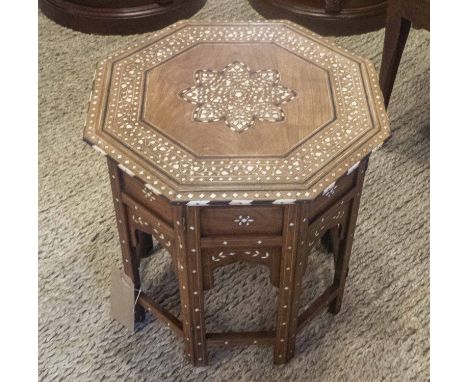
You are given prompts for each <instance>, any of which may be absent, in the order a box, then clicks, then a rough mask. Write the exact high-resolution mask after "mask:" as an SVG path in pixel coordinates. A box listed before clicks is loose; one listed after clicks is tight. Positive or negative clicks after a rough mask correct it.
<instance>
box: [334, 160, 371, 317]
mask: <svg viewBox="0 0 468 382" xmlns="http://www.w3.org/2000/svg"><path fill="white" fill-rule="evenodd" d="M368 160H369V157H366V158H365V159H364V160H363V161H361V163H360V165H359V168H358V171H359V172H358V174H357V177H356V185H355V189H356V192H355V194H354V197H353V199H352V202H351V206H350V210H349V213H348V220H347V222H346V224H345V226H344V227H343V229H344V239H343V240H342V241H341V243H340V245H339V248H338V256H337V259H336V262H335V275H334V278H333V287H334V288H336V289H337V291H338V293H337V296H336V298H335V299H334V300H333V301H332V302H331V303H330V306H329V310H330V312H331V313H333V314H337V313H338V312H339V311H340V309H341V303H342V301H343V295H344V288H345V283H346V278H347V276H348V267H349V259H350V257H351V249H352V245H353V238H354V231H355V229H356V221H357V216H358V210H359V203H360V201H361V192H362V187H363V185H364V176H365V173H366V170H367V165H368Z"/></svg>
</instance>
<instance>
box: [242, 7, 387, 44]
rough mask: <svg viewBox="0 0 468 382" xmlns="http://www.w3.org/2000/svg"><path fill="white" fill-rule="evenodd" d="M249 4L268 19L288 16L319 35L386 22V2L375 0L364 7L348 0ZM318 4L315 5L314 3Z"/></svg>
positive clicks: (345, 32)
mask: <svg viewBox="0 0 468 382" xmlns="http://www.w3.org/2000/svg"><path fill="white" fill-rule="evenodd" d="M249 2H250V5H252V7H253V8H254V9H255V10H256V11H257V12H258V13H260V14H261V15H262V16H263V17H265V18H267V19H288V20H291V21H294V22H296V23H298V24H301V25H303V26H305V27H307V28H310V29H311V30H313V31H314V32H316V33H319V34H321V35H322V36H330V35H331V36H345V35H351V34H357V33H367V32H372V31H374V30H377V29H380V28H382V27H383V26H384V25H385V15H386V9H387V1H383V0H375V1H374V4H371V5H367V6H364V7H356V6H353V5H352V3H351V1H347V2H346V5H344V6H343V5H342V4H340V3H342V1H341V0H326V1H325V2H317V1H308V2H305V1H301V2H297V1H294V0H281V1H278V0H249ZM317 3H318V4H317Z"/></svg>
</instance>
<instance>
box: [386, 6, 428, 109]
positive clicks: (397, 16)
mask: <svg viewBox="0 0 468 382" xmlns="http://www.w3.org/2000/svg"><path fill="white" fill-rule="evenodd" d="M429 14H430V5H429V0H417V1H416V0H389V2H388V16H387V25H386V27H385V40H384V49H383V54H382V65H381V67H380V75H379V77H380V78H379V79H380V86H381V88H382V93H383V96H384V100H385V107H387V106H388V103H389V101H390V96H391V94H392V90H393V84H394V83H395V78H396V75H397V72H398V66H399V65H400V60H401V56H402V54H403V50H404V49H405V44H406V39H407V38H408V34H409V31H410V29H411V26H413V27H414V28H417V29H420V28H423V29H426V30H429V29H430V16H429Z"/></svg>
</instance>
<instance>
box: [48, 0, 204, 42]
mask: <svg viewBox="0 0 468 382" xmlns="http://www.w3.org/2000/svg"><path fill="white" fill-rule="evenodd" d="M205 3H206V0H39V8H40V9H41V11H42V12H43V13H44V14H45V15H46V16H47V17H49V18H51V19H52V20H54V21H55V22H56V23H58V24H60V25H63V26H65V27H67V28H72V29H75V30H77V31H80V32H85V33H96V34H120V35H125V34H132V33H143V32H149V31H154V30H157V29H160V28H162V27H165V26H167V25H169V24H172V23H173V22H175V21H178V20H181V19H184V18H188V17H190V16H192V15H193V14H194V13H195V12H197V11H198V10H199V9H200V8H201V7H203V5H204V4H205Z"/></svg>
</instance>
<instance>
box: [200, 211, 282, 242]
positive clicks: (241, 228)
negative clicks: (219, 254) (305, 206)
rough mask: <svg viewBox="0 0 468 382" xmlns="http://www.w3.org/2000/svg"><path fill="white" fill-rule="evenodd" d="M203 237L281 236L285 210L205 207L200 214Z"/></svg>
mask: <svg viewBox="0 0 468 382" xmlns="http://www.w3.org/2000/svg"><path fill="white" fill-rule="evenodd" d="M200 225H201V235H202V236H212V235H235V234H250V233H252V234H254V233H255V234H257V233H264V234H281V231H282V226H283V208H282V207H281V206H258V207H245V206H242V207H231V206H226V207H225V206H219V207H217V206H216V207H215V206H213V207H203V208H202V209H201V212H200Z"/></svg>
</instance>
